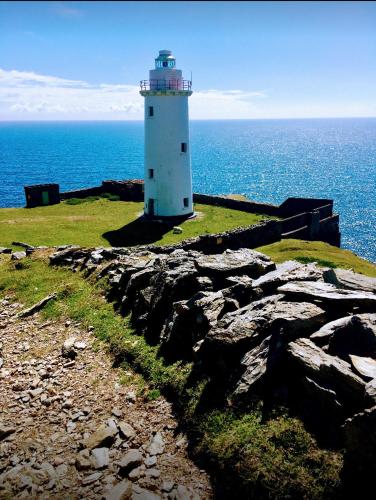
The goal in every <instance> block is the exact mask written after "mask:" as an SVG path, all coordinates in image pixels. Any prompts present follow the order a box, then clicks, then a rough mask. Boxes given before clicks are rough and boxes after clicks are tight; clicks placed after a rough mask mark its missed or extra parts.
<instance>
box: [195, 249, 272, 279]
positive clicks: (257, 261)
mask: <svg viewBox="0 0 376 500" xmlns="http://www.w3.org/2000/svg"><path fill="white" fill-rule="evenodd" d="M196 265H197V269H198V270H199V271H200V272H201V273H202V274H205V275H209V276H211V275H222V276H230V275H232V276H234V275H236V274H240V275H242V274H245V275H247V276H250V277H251V278H258V277H259V276H261V275H262V274H265V273H267V272H269V271H273V270H274V269H275V264H274V262H272V261H271V260H270V258H269V257H267V256H266V255H264V254H262V253H260V252H256V251H255V250H250V249H248V248H242V249H241V250H225V251H224V252H223V253H221V254H214V255H203V256H201V257H199V258H197V259H196Z"/></svg>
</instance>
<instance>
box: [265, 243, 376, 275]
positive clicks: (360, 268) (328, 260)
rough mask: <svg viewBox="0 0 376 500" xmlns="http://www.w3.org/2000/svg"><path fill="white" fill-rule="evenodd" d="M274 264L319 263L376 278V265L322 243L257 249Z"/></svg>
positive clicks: (288, 244) (277, 245)
mask: <svg viewBox="0 0 376 500" xmlns="http://www.w3.org/2000/svg"><path fill="white" fill-rule="evenodd" d="M257 250H258V251H259V252H262V253H264V254H266V255H268V256H269V257H270V258H271V259H272V260H273V261H274V262H277V263H280V262H285V261H286V260H297V261H299V262H302V263H308V262H317V263H318V265H320V266H325V267H332V268H335V267H340V268H343V269H352V270H353V271H354V272H356V273H361V274H365V275H367V276H372V277H376V265H375V264H373V263H372V262H369V261H368V260H365V259H362V258H361V257H358V256H357V255H355V254H354V253H353V252H351V251H350V250H344V249H343V248H337V247H334V246H332V245H328V243H323V242H322V241H304V240H292V239H291V240H290V239H287V240H282V241H279V242H277V243H272V244H271V245H266V246H263V247H259V248H257Z"/></svg>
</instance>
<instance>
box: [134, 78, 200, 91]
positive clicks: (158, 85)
mask: <svg viewBox="0 0 376 500" xmlns="http://www.w3.org/2000/svg"><path fill="white" fill-rule="evenodd" d="M140 88H141V90H191V88H192V82H191V80H141V81H140Z"/></svg>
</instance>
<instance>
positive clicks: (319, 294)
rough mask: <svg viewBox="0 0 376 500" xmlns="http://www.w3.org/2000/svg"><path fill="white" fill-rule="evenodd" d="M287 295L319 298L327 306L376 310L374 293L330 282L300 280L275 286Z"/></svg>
mask: <svg viewBox="0 0 376 500" xmlns="http://www.w3.org/2000/svg"><path fill="white" fill-rule="evenodd" d="M277 291H278V292H280V293H284V294H285V295H287V296H288V297H292V298H294V299H302V300H311V301H313V300H320V301H321V302H323V303H325V304H326V305H327V306H328V307H341V308H342V309H345V310H348V311H352V310H354V308H359V309H363V310H371V311H376V295H375V294H374V293H371V292H358V291H353V290H346V289H343V288H338V287H336V286H335V285H331V284H330V283H321V282H318V281H316V282H312V281H300V282H291V283H287V284H286V285H282V286H280V287H279V288H277Z"/></svg>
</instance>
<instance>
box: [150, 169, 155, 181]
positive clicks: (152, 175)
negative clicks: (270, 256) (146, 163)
mask: <svg viewBox="0 0 376 500" xmlns="http://www.w3.org/2000/svg"><path fill="white" fill-rule="evenodd" d="M149 179H154V168H149Z"/></svg>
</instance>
